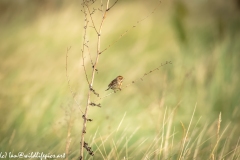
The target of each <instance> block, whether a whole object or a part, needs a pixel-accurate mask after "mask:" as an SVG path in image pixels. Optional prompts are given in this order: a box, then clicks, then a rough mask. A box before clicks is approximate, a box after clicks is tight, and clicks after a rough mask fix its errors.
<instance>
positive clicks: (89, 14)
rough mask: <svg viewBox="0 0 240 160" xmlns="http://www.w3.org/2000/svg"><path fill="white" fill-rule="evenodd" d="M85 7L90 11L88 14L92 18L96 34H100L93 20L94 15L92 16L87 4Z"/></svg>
mask: <svg viewBox="0 0 240 160" xmlns="http://www.w3.org/2000/svg"><path fill="white" fill-rule="evenodd" d="M85 6H86V7H87V9H88V14H89V16H90V18H91V21H92V24H93V28H94V29H95V31H96V33H97V34H99V33H98V31H97V28H96V27H95V24H94V21H93V18H92V14H91V12H90V9H89V7H88V5H87V4H85Z"/></svg>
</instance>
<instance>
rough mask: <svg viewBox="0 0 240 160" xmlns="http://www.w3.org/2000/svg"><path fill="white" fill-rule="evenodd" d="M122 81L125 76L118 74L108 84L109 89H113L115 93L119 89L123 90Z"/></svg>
mask: <svg viewBox="0 0 240 160" xmlns="http://www.w3.org/2000/svg"><path fill="white" fill-rule="evenodd" d="M122 82H123V77H122V76H117V78H115V79H114V80H112V82H111V83H110V84H109V85H108V89H107V90H109V89H112V90H113V91H114V93H116V91H117V90H120V91H121V86H122ZM107 90H106V91H107Z"/></svg>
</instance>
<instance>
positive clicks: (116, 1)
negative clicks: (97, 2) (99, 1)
mask: <svg viewBox="0 0 240 160" xmlns="http://www.w3.org/2000/svg"><path fill="white" fill-rule="evenodd" d="M117 2H118V0H116V1H115V2H114V4H113V5H112V6H111V7H109V8H108V9H107V11H109V10H110V9H111V8H112V7H113V6H115V4H116V3H117Z"/></svg>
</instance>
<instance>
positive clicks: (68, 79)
mask: <svg viewBox="0 0 240 160" xmlns="http://www.w3.org/2000/svg"><path fill="white" fill-rule="evenodd" d="M70 49H71V46H70V47H69V48H67V53H66V77H67V82H68V88H69V89H70V92H71V94H72V97H73V100H74V101H75V103H76V104H77V105H78V106H79V110H80V111H81V112H82V113H83V111H82V110H81V108H80V104H79V103H78V102H77V100H76V99H75V96H74V93H73V90H72V87H71V85H70V78H69V76H68V52H69V50H70Z"/></svg>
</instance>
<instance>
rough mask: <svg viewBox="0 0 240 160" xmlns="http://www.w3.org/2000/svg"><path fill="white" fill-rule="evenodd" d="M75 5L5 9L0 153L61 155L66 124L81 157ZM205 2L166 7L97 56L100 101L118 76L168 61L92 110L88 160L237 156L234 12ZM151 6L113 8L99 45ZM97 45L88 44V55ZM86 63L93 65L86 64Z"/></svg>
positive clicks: (81, 90) (81, 89)
mask: <svg viewBox="0 0 240 160" xmlns="http://www.w3.org/2000/svg"><path fill="white" fill-rule="evenodd" d="M26 2H27V1H25V4H26V5H27V3H26ZM74 3H75V4H66V5H59V6H58V5H56V6H55V5H53V4H54V3H53V4H52V5H46V6H44V5H43V7H42V8H38V7H36V6H35V5H34V4H33V6H34V7H36V8H37V9H38V10H37V11H36V10H32V9H31V7H29V8H27V9H25V10H24V11H22V8H21V7H20V8H19V10H18V7H16V8H17V9H15V11H14V12H13V13H12V14H11V12H9V11H11V9H14V7H13V6H12V5H9V4H8V3H6V4H7V6H8V5H9V6H8V7H7V8H8V10H5V11H4V12H3V13H2V16H1V19H0V20H1V22H3V23H1V24H0V30H1V31H0V32H1V36H0V42H1V43H0V51H1V53H0V56H1V58H0V80H1V87H0V108H1V112H0V124H1V129H0V135H1V141H0V152H10V151H11V152H14V153H17V152H20V151H23V152H25V153H28V152H36V151H38V152H44V153H52V154H62V153H64V152H65V147H66V141H67V133H68V122H69V121H70V122H71V123H70V124H71V125H72V127H71V128H70V132H71V140H72V141H71V143H70V150H69V151H70V155H69V156H70V158H71V159H77V158H78V156H79V146H80V144H79V142H80V133H81V125H82V118H81V116H82V115H81V113H80V110H79V107H83V106H84V105H85V102H86V100H85V99H86V90H87V87H88V86H87V83H86V80H85V76H84V72H83V69H82V66H81V63H82V62H81V61H80V60H81V43H82V33H83V28H82V27H83V20H82V19H83V17H82V13H81V11H80V10H81V7H80V3H78V2H74ZM190 3H191V4H190ZM199 3H200V2H199ZM209 3H213V2H205V3H203V2H202V3H200V4H196V3H193V2H188V1H178V2H177V1H174V2H162V4H161V5H160V7H159V8H158V10H157V11H156V12H155V13H154V14H153V15H151V16H150V17H148V18H147V19H146V20H145V21H143V22H142V23H141V24H140V25H139V26H137V27H136V28H135V29H134V30H131V31H130V32H129V33H128V34H127V35H126V36H125V37H123V38H122V39H121V40H119V42H118V43H116V45H114V46H113V47H111V48H109V49H108V50H107V51H106V52H104V53H103V54H102V55H101V57H100V61H99V65H98V66H99V67H98V70H99V73H98V74H97V75H96V79H95V82H94V88H95V89H96V90H97V91H98V92H99V94H100V96H104V95H106V94H107V93H106V92H105V91H104V90H105V89H106V87H107V85H108V83H109V82H110V81H111V80H112V79H113V78H114V77H116V76H118V75H122V76H124V77H125V79H124V85H126V84H129V83H131V82H132V81H133V80H136V79H139V78H140V77H142V76H143V74H144V73H146V72H148V71H150V70H152V69H154V68H156V67H157V66H159V65H160V64H161V63H164V62H165V61H172V63H173V64H172V65H166V66H164V67H162V68H160V70H159V71H156V72H153V73H152V74H149V75H148V76H146V77H145V78H144V81H142V82H139V83H136V84H133V85H130V86H129V87H127V88H124V89H123V90H122V92H118V93H117V94H113V95H111V96H109V97H106V98H104V99H102V100H101V101H100V103H101V105H102V108H91V109H90V114H89V116H90V118H92V119H93V122H90V123H88V127H87V134H86V140H87V141H88V143H89V145H90V146H91V147H93V150H94V151H95V156H94V157H93V158H91V157H90V156H88V155H85V156H86V159H146V160H147V159H231V160H237V159H239V155H240V150H239V135H240V134H239V133H240V130H239V122H240V116H239V115H240V114H239V104H240V103H239V99H240V97H239V95H240V90H239V88H240V86H239V84H240V83H239V81H240V79H239V77H240V76H239V71H238V70H239V68H240V65H239V64H240V63H239V62H238V60H239V59H240V54H239V51H240V47H239V43H240V39H239V38H238V37H239V28H240V26H239V25H240V21H239V11H238V10H237V9H235V10H234V9H233V8H231V7H232V6H231V5H226V6H225V5H222V3H220V2H216V6H215V7H213V8H211V7H210V6H212V5H210V4H209ZM46 4H47V3H46ZM194 4H195V5H194ZM53 6H54V7H53ZM34 7H33V8H34ZM45 7H46V8H45ZM205 7H207V8H208V10H207V9H206V10H205V9H204V8H205ZM53 8H54V9H53ZM153 8H154V6H153V5H152V4H148V3H146V2H141V3H140V2H139V3H137V2H135V1H133V2H126V1H124V2H119V3H118V4H117V5H116V6H115V7H114V9H113V10H111V13H110V14H109V15H108V17H107V19H106V22H105V24H104V26H103V31H102V32H103V34H102V44H101V48H102V49H104V48H105V47H107V45H109V44H110V43H111V42H113V41H114V40H115V39H117V38H118V37H119V36H120V35H121V34H122V33H123V32H124V31H126V30H127V29H128V28H131V26H132V25H133V24H135V22H136V21H137V20H138V19H141V18H143V17H145V16H146V15H147V14H148V13H149V12H150V11H151V9H153ZM20 11H21V12H20ZM14 13H16V14H14ZM29 13H31V14H29ZM33 13H34V14H33ZM93 33H94V30H93V31H92V32H90V33H89V35H88V38H89V39H90V38H91V39H94V38H95V35H94V34H93ZM69 46H71V50H70V51H69V57H68V74H69V78H70V84H71V87H72V89H73V92H74V93H76V95H75V99H76V100H77V101H78V103H79V104H80V106H78V105H77V104H76V103H75V101H74V100H73V98H72V95H71V93H70V91H69V87H68V84H67V80H66V74H65V58H66V57H65V56H66V50H67V48H68V47H69ZM95 46H96V44H95V41H94V40H92V41H90V47H91V48H90V51H91V54H92V56H93V57H94V56H95V52H96V50H95ZM86 63H87V66H88V67H91V63H90V59H89V58H86ZM89 71H90V70H89ZM89 73H90V72H89ZM95 100H96V101H97V98H96V99H95ZM72 109H73V110H72ZM220 113H221V115H220Z"/></svg>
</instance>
